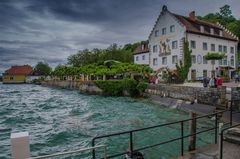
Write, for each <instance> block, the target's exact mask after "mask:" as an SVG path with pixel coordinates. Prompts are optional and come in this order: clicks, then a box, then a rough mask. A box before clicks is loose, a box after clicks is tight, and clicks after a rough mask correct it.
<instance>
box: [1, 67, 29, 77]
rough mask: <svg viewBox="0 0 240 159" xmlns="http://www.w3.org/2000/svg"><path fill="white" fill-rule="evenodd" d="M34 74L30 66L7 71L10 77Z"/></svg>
mask: <svg viewBox="0 0 240 159" xmlns="http://www.w3.org/2000/svg"><path fill="white" fill-rule="evenodd" d="M32 72H33V68H32V67H31V66H29V65H23V66H12V67H11V68H10V69H8V70H6V71H5V74H9V75H29V74H31V73H32Z"/></svg>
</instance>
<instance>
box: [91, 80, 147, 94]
mask: <svg viewBox="0 0 240 159" xmlns="http://www.w3.org/2000/svg"><path fill="white" fill-rule="evenodd" d="M95 84H96V85H97V86H98V87H99V88H101V89H102V90H103V92H104V94H106V95H112V96H122V95H125V94H126V93H127V94H129V95H130V96H132V97H134V96H138V95H139V94H140V93H141V92H144V90H145V89H146V87H147V84H146V83H144V82H139V83H138V82H137V81H136V80H133V79H125V80H108V81H102V80H101V81H100V80H99V81H95Z"/></svg>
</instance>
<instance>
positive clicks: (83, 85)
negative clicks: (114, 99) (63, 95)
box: [42, 80, 103, 95]
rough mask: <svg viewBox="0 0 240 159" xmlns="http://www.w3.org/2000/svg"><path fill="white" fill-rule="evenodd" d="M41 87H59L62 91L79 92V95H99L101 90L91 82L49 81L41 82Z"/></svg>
mask: <svg viewBox="0 0 240 159" xmlns="http://www.w3.org/2000/svg"><path fill="white" fill-rule="evenodd" d="M42 85H43V86H50V87H59V88H64V89H71V90H79V91H80V93H86V94H96V95H101V94H102V92H103V91H102V90H101V89H100V88H98V87H97V86H96V85H95V84H94V82H91V81H85V82H83V81H71V80H67V81H59V80H49V81H44V82H42Z"/></svg>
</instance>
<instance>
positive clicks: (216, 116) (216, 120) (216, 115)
mask: <svg viewBox="0 0 240 159" xmlns="http://www.w3.org/2000/svg"><path fill="white" fill-rule="evenodd" d="M217 128H218V114H217V113H216V114H215V144H217V136H218V135H217Z"/></svg>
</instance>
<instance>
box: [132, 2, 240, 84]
mask: <svg viewBox="0 0 240 159" xmlns="http://www.w3.org/2000/svg"><path fill="white" fill-rule="evenodd" d="M238 40H239V39H238V38H237V37H236V36H235V35H234V34H233V33H231V32H230V31H229V30H227V29H226V28H224V27H223V26H221V25H220V24H212V23H209V22H205V21H202V20H199V19H197V17H196V16H195V12H194V11H193V12H191V13H190V14H189V17H185V16H181V15H177V14H174V13H171V12H170V11H169V10H168V9H167V6H163V8H162V11H161V13H160V15H159V16H158V18H157V20H156V23H155V25H154V27H153V29H152V31H151V33H150V35H149V37H148V41H147V42H145V43H144V45H147V47H146V46H143V44H141V45H140V46H139V47H138V48H137V49H136V50H135V52H134V62H135V63H137V64H142V62H143V61H141V60H142V57H143V56H144V58H143V59H148V64H149V66H150V67H151V68H152V69H153V70H159V69H160V68H165V67H168V68H169V69H176V63H178V62H179V61H183V57H184V56H183V43H184V42H185V41H188V42H189V48H190V49H191V50H192V67H191V68H190V71H189V74H188V79H189V80H195V79H197V78H202V77H204V76H208V77H210V76H211V73H212V64H211V63H212V62H213V63H215V65H214V67H215V68H214V69H216V68H219V69H218V70H220V69H221V68H234V69H236V68H237V62H236V59H237V58H236V57H237V56H236V54H237V45H238ZM208 52H222V53H224V54H225V58H224V59H223V60H219V61H212V62H211V61H207V60H205V58H204V56H205V55H206V54H207V53H208ZM144 62H147V61H144ZM144 64H145V63H144ZM229 75H230V73H229Z"/></svg>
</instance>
